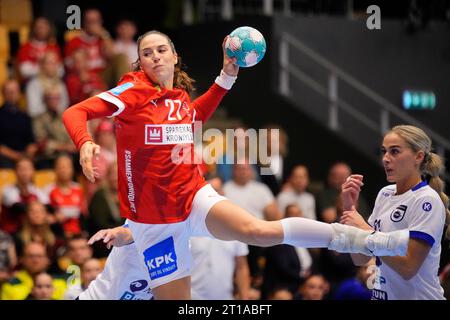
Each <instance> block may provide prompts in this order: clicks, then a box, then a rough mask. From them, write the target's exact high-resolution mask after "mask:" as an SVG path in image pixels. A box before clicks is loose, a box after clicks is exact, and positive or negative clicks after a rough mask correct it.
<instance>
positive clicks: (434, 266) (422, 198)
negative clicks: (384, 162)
mask: <svg viewBox="0 0 450 320" xmlns="http://www.w3.org/2000/svg"><path fill="white" fill-rule="evenodd" d="M396 191H397V190H396V185H389V186H386V187H384V188H383V189H381V191H380V192H379V193H378V196H377V200H376V201H375V207H374V209H373V212H372V215H371V216H370V217H369V220H368V222H369V224H370V225H371V226H372V227H373V228H374V229H375V230H377V231H383V232H389V231H395V230H400V229H409V230H410V238H413V239H421V240H423V241H425V242H427V243H428V244H429V245H430V246H431V249H430V252H429V253H428V256H427V257H426V259H425V261H424V262H423V264H422V266H421V267H420V269H419V271H418V272H417V274H416V275H415V276H414V277H413V278H411V279H410V280H405V279H403V278H402V277H401V276H400V274H398V273H397V272H396V271H394V270H393V269H392V268H390V267H389V266H388V265H387V264H386V263H383V262H382V261H381V259H379V258H377V265H378V267H379V268H378V270H377V271H378V273H377V278H376V280H375V285H374V289H373V291H372V299H376V300H416V299H417V300H443V299H444V290H443V289H442V287H441V285H440V283H439V278H438V269H439V260H440V255H441V238H442V233H443V230H444V225H445V217H446V212H445V208H444V204H443V203H442V200H441V198H440V197H439V195H438V193H437V192H436V191H435V190H433V189H432V188H431V187H430V186H429V185H428V184H427V183H426V182H425V181H423V182H421V183H419V184H418V185H416V186H415V187H414V188H412V189H410V190H408V191H407V192H405V193H403V194H401V195H395V193H396Z"/></svg>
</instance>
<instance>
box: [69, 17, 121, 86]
mask: <svg viewBox="0 0 450 320" xmlns="http://www.w3.org/2000/svg"><path fill="white" fill-rule="evenodd" d="M79 48H84V49H86V51H87V53H88V66H89V70H91V71H94V72H100V73H102V78H103V79H104V80H105V82H106V83H107V85H108V87H112V86H115V84H116V83H117V82H118V80H119V79H120V77H121V76H122V75H123V74H124V73H126V72H128V71H129V67H128V61H127V58H126V56H124V55H120V54H119V55H116V54H115V53H114V43H113V41H112V39H111V36H110V34H109V33H108V31H107V30H105V28H104V27H103V19H102V14H101V13H100V11H99V10H97V9H88V10H85V11H84V15H83V29H82V33H81V35H79V36H77V37H75V38H73V39H72V40H70V41H69V42H68V43H67V44H66V47H65V52H64V54H65V58H66V65H67V68H68V70H69V72H71V71H72V69H73V65H74V62H73V58H72V54H73V52H74V51H75V50H76V49H79Z"/></svg>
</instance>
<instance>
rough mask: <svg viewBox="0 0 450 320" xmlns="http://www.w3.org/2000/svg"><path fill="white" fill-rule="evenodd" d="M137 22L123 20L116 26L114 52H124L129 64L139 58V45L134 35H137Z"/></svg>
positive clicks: (130, 65) (130, 66)
mask: <svg viewBox="0 0 450 320" xmlns="http://www.w3.org/2000/svg"><path fill="white" fill-rule="evenodd" d="M136 33H137V28H136V24H135V23H134V22H133V21H131V20H127V19H124V20H121V21H119V23H118V24H117V27H116V34H117V36H116V40H115V41H114V52H115V53H121V54H124V55H125V56H126V57H127V58H128V66H129V68H130V70H131V69H132V64H133V63H134V62H136V61H137V59H138V47H137V43H136V41H134V37H135V36H136Z"/></svg>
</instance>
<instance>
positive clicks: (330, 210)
mask: <svg viewBox="0 0 450 320" xmlns="http://www.w3.org/2000/svg"><path fill="white" fill-rule="evenodd" d="M351 173H352V171H351V169H350V167H349V165H348V164H346V163H344V162H337V163H335V164H334V165H332V166H331V168H330V170H329V172H328V178H327V186H326V188H325V189H324V190H323V191H322V192H321V193H320V194H319V195H318V196H317V208H318V213H319V218H320V220H321V221H324V222H326V223H332V222H334V221H336V217H337V212H336V202H337V200H338V197H339V194H340V193H341V186H342V184H343V183H344V182H345V179H347V177H348V176H350V174H351ZM358 212H360V213H361V215H363V216H364V218H365V219H367V218H368V217H369V214H370V209H369V207H368V205H367V202H366V201H365V200H364V197H363V195H362V194H360V196H359V200H358Z"/></svg>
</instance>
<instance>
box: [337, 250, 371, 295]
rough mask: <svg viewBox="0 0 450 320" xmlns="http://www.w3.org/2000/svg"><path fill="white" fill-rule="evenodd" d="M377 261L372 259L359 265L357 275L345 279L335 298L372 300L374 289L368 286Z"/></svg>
mask: <svg viewBox="0 0 450 320" xmlns="http://www.w3.org/2000/svg"><path fill="white" fill-rule="evenodd" d="M375 268H376V266H375V261H374V259H372V260H370V262H368V263H367V264H366V265H364V266H362V267H359V268H358V272H357V273H356V277H354V278H350V279H347V280H344V281H343V282H342V283H341V285H340V286H339V288H338V289H337V290H336V293H335V294H334V296H333V299H334V300H371V298H372V290H370V289H369V288H368V285H369V278H370V276H371V275H372V274H373V273H374V272H375ZM371 285H373V284H371Z"/></svg>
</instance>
